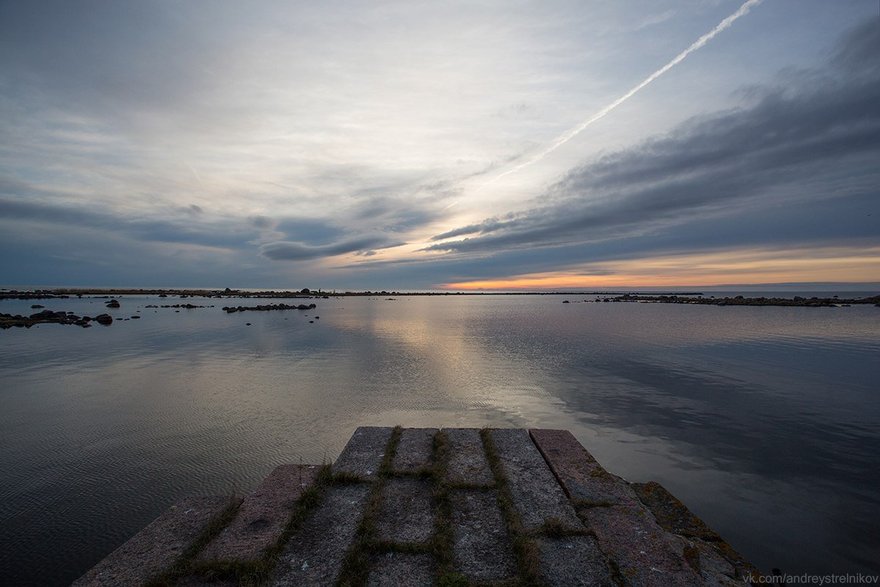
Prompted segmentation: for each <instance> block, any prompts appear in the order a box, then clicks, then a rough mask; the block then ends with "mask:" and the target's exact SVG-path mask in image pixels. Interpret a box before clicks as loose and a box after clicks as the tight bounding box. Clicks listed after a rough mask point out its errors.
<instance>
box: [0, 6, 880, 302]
mask: <svg viewBox="0 0 880 587" xmlns="http://www.w3.org/2000/svg"><path fill="white" fill-rule="evenodd" d="M878 12H880V8H878V3H877V1H876V0H835V1H833V2H832V1H829V0H764V1H763V2H762V1H759V0H749V1H748V2H745V3H744V2H743V1H741V0H627V1H624V2H605V1H599V0H572V1H541V2H525V1H517V0H503V1H497V2H495V1H491V0H484V1H479V2H472V1H469V2H461V3H457V2H418V1H406V2H403V1H401V2H378V1H370V2H368V1H364V2H343V1H332V0H331V1H327V2H287V1H284V2H280V1H279V2H269V1H255V2H247V3H243V2H237V1H213V2H208V1H187V2H184V1H181V0H174V1H172V0H167V1H166V0H156V1H146V2H137V3H135V2H117V1H115V0H114V1H110V0H107V1H99V0H89V1H83V0H63V1H58V2H49V1H43V0H33V1H28V2H14V1H4V0H0V285H5V286H23V285H31V286H106V287H233V288H239V287H250V288H297V289H299V288H301V287H310V288H313V289H317V288H323V289H339V290H346V289H349V290H368V289H369V290H382V289H384V290H428V289H432V290H433V289H454V290H485V289H489V290H492V289H498V290H522V289H526V290H532V289H535V290H539V289H568V290H570V289H587V290H593V289H602V288H652V287H654V288H660V287H687V286H690V287H713V286H716V287H717V286H722V285H725V284H766V285H767V286H768V287H769V286H770V285H772V284H828V283H846V284H850V285H851V286H852V287H855V288H862V289H864V288H865V287H868V288H875V287H880V164H878V163H880V59H878V58H877V56H878V55H880V15H878ZM725 19H727V20H725ZM713 31H714V32H713ZM695 43H696V45H695ZM689 48H690V50H689ZM682 54H684V57H682ZM676 58H678V59H677V60H676ZM645 82H648V83H645ZM633 90H635V91H633Z"/></svg>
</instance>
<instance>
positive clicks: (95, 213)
mask: <svg viewBox="0 0 880 587" xmlns="http://www.w3.org/2000/svg"><path fill="white" fill-rule="evenodd" d="M18 185H23V184H18ZM182 214H184V215H185V217H184V216H180V218H179V219H177V220H171V219H150V218H141V219H137V218H130V217H127V216H117V215H114V214H112V213H108V212H104V211H101V210H95V209H86V208H81V207H76V206H72V205H66V204H65V205H60V204H53V203H47V202H32V201H23V200H20V199H11V198H7V197H0V218H2V219H3V220H13V221H16V222H26V223H34V224H47V223H48V224H52V225H54V226H55V227H60V226H70V227H79V228H90V229H99V230H102V231H107V232H113V233H116V234H118V235H124V236H126V237H128V238H132V239H135V240H141V241H148V242H165V243H179V244H193V245H201V246H207V247H225V248H233V247H242V246H244V245H245V244H246V243H247V242H248V241H249V240H251V239H253V238H255V237H256V236H257V234H256V232H255V231H254V230H252V229H251V228H250V227H247V226H245V225H244V224H243V223H241V222H238V221H235V220H225V219H223V220H215V221H214V222H208V221H202V220H201V219H200V220H199V221H198V222H196V221H195V220H194V219H193V218H191V217H190V216H191V215H190V214H187V213H186V212H185V211H184V212H182ZM202 214H203V213H199V214H198V216H201V215H202ZM55 229H56V228H53V230H55Z"/></svg>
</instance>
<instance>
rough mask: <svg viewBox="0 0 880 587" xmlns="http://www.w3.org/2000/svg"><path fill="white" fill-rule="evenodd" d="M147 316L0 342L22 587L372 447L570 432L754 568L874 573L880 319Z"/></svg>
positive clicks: (685, 313) (669, 309)
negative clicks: (442, 437)
mask: <svg viewBox="0 0 880 587" xmlns="http://www.w3.org/2000/svg"><path fill="white" fill-rule="evenodd" d="M178 301H179V300H176V299H173V298H168V299H166V300H163V301H159V302H158V303H177V302H178ZM185 301H190V300H185ZM43 303H44V305H46V306H47V307H49V308H50V309H69V310H71V311H74V312H77V313H91V314H92V315H94V314H96V313H98V311H103V304H102V303H101V301H100V300H86V299H84V300H61V301H48V302H43ZM148 303H157V300H156V299H151V300H150V299H129V300H123V307H122V308H121V309H120V310H115V311H113V312H114V313H115V314H116V315H117V317H118V318H119V317H124V316H129V315H131V314H134V313H137V311H138V310H140V314H141V315H142V316H143V319H141V320H131V321H127V322H124V321H117V322H116V323H114V325H113V326H111V327H109V328H91V329H87V330H82V329H79V328H74V327H60V326H56V325H46V326H40V327H38V328H32V329H31V330H28V331H21V330H11V331H4V332H2V333H0V350H2V353H0V376H2V379H3V381H4V382H6V383H5V385H4V386H3V389H2V391H0V401H2V404H3V408H4V409H3V413H2V415H0V424H2V434H3V438H2V440H3V448H4V450H3V451H2V453H0V471H2V476H0V520H2V521H3V524H2V529H0V544H2V545H3V546H4V548H3V549H2V552H3V554H0V557H3V560H2V561H0V563H2V564H0V568H4V569H18V570H13V571H12V572H13V577H12V578H13V579H20V580H21V581H25V580H26V579H27V577H30V578H31V580H33V581H36V582H38V583H46V582H50V583H51V582H53V581H54V582H59V583H63V582H64V581H68V580H70V579H71V578H73V576H74V575H75V574H77V573H78V572H80V571H82V570H83V569H84V568H85V567H87V566H88V565H89V564H91V563H92V562H94V561H95V560H96V559H98V558H100V557H101V556H102V555H103V554H105V553H106V552H107V551H108V550H109V549H111V548H112V547H113V546H115V545H117V544H118V543H119V542H121V541H122V540H124V538H125V537H126V536H128V535H129V534H131V533H133V532H134V531H136V530H137V529H138V528H140V527H141V526H143V525H144V524H145V523H147V522H148V521H149V520H150V519H151V518H152V517H154V516H155V515H157V513H158V512H159V511H161V510H162V509H163V508H164V507H166V506H167V505H168V504H169V503H170V502H172V501H173V500H174V499H177V498H179V497H180V496H183V495H187V494H192V493H217V492H220V493H227V492H231V491H234V490H237V491H245V490H247V489H248V488H250V487H252V486H254V485H255V484H256V483H257V482H259V480H260V479H261V478H262V477H263V476H264V475H265V474H266V473H267V472H268V471H269V470H270V469H271V468H272V466H274V465H276V464H279V463H283V462H321V461H326V460H331V459H333V458H335V456H336V455H337V454H338V452H339V451H340V450H341V448H342V446H343V444H344V442H345V441H346V440H347V438H348V436H349V435H350V433H351V431H352V430H353V429H354V427H356V426H358V425H364V424H380V425H393V424H402V425H407V426H485V425H491V426H533V427H555V428H568V429H570V430H572V431H573V432H574V433H575V435H576V436H577V437H578V438H579V439H580V440H581V441H582V442H583V443H584V444H585V445H586V446H587V447H588V448H589V449H590V450H591V451H592V452H593V453H594V454H595V455H596V456H597V457H598V458H599V459H600V460H601V461H602V462H603V463H604V464H605V465H606V466H607V467H608V468H609V469H610V470H611V471H613V472H615V473H618V474H621V475H623V476H625V477H627V478H629V479H633V480H649V479H655V480H658V481H660V482H662V483H663V484H664V485H666V486H667V487H668V488H669V489H670V490H672V491H673V493H675V494H676V495H678V496H679V497H680V498H682V499H683V501H685V502H686V503H687V504H688V505H689V506H691V507H692V508H693V509H694V510H695V511H697V513H699V514H700V515H701V516H703V517H704V518H705V519H706V520H707V521H708V522H709V523H710V524H711V525H713V526H715V527H716V528H717V529H718V530H719V531H720V532H721V533H722V534H723V535H724V536H725V537H727V538H729V539H730V541H731V542H732V543H733V544H734V545H735V546H736V547H738V548H740V549H741V550H743V551H744V553H745V554H746V555H747V556H749V557H750V558H752V559H753V560H754V561H755V562H757V563H758V564H759V565H762V566H765V567H781V568H784V569H792V570H813V571H823V572H824V571H828V572H831V571H833V572H840V571H846V570H860V569H861V570H864V569H870V568H871V565H876V563H875V562H874V561H876V560H880V556H878V554H880V552H878V548H880V532H878V531H877V530H876V529H875V528H874V527H873V526H874V525H875V524H874V521H875V520H876V512H877V511H880V508H878V506H880V498H878V489H877V488H878V487H880V483H878V481H880V479H878V477H880V473H878V471H880V432H878V430H880V428H878V424H880V398H878V396H877V393H876V390H875V387H876V384H875V383H874V382H875V381H876V380H878V374H880V373H878V365H877V361H876V356H878V354H877V353H878V351H880V336H878V333H880V311H878V310H877V309H876V308H873V307H870V306H869V307H853V308H837V309H810V308H719V307H711V306H701V307H684V306H670V305H657V304H561V303H560V300H559V299H558V298H555V297H552V296H548V297H538V298H523V297H491V298H473V297H462V298H446V297H443V298H407V297H404V298H398V299H397V300H395V301H387V300H385V299H381V298H380V299H365V298H345V299H340V300H320V301H319V304H318V306H319V307H318V308H317V309H316V310H314V311H310V312H264V313H243V314H230V315H227V314H225V313H223V312H222V311H221V310H220V306H222V305H224V304H225V303H228V302H226V301H223V300H210V301H200V300H198V299H196V301H193V303H199V304H201V303H204V304H211V303H213V304H215V305H216V306H217V307H215V308H213V309H197V310H181V311H180V312H175V311H174V310H173V309H156V310H153V309H147V308H144V307H143V306H145V305H146V304H148ZM242 303H243V304H252V303H256V302H254V301H253V300H250V301H247V300H246V301H244V302H242ZM16 305H17V307H16ZM29 305H30V302H29V303H28V304H27V305H24V302H8V301H7V302H2V307H0V311H3V312H23V313H24V312H27V311H28V309H29ZM13 308H14V309H13ZM21 308H24V309H21ZM318 316H320V318H318ZM309 320H313V321H314V322H313V323H309ZM247 322H250V323H251V326H246V323H247ZM13 528H14V530H13ZM22 529H24V531H22ZM61 541H63V542H61ZM60 544H65V548H63V549H61V550H63V551H64V554H62V555H60V556H59V555H58V551H59V545H60ZM70 545H76V546H70ZM50 553H51V555H50ZM28 567H29V569H28ZM37 567H43V568H45V569H46V570H45V575H43V576H38V575H33V574H32V572H33V569H35V568H37ZM25 569H28V570H30V571H31V572H30V573H29V572H26V570H25ZM35 577H36V578H35ZM19 582H20V581H19Z"/></svg>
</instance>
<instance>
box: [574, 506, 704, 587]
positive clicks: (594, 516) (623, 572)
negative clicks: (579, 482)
mask: <svg viewBox="0 0 880 587" xmlns="http://www.w3.org/2000/svg"><path fill="white" fill-rule="evenodd" d="M580 513H581V515H582V516H583V517H584V520H585V521H586V523H587V526H588V527H589V528H590V530H592V531H593V532H594V533H595V536H596V542H597V543H598V545H599V549H600V550H601V551H602V552H603V553H604V554H605V556H607V557H608V558H609V559H610V560H611V561H613V562H614V563H615V564H616V565H617V568H618V570H619V577H620V578H621V579H622V580H623V581H624V583H625V584H626V585H632V586H633V587H647V586H657V587H661V586H662V587H685V586H687V587H690V586H696V585H702V580H701V578H700V577H699V576H698V575H697V573H696V572H695V571H694V570H693V569H692V568H691V567H690V566H689V565H688V563H687V562H686V561H685V559H684V557H683V556H682V554H681V553H680V552H678V545H676V544H675V543H674V542H673V540H674V537H673V536H672V535H670V534H666V533H665V532H664V531H663V529H662V528H660V526H658V525H657V522H656V521H655V520H654V516H653V515H652V514H651V513H650V512H649V511H648V510H647V509H646V508H644V507H641V508H639V507H632V506H609V507H593V508H585V509H582V510H580Z"/></svg>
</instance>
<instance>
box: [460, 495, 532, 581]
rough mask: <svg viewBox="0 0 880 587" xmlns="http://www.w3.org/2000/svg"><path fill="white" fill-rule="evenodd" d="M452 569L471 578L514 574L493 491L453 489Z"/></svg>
mask: <svg viewBox="0 0 880 587" xmlns="http://www.w3.org/2000/svg"><path fill="white" fill-rule="evenodd" d="M450 499H451V501H452V525H453V560H454V566H455V571H456V572H458V573H461V574H462V575H464V576H465V577H467V578H468V579H469V580H471V581H501V580H505V579H510V578H512V577H514V576H516V573H517V569H516V559H515V557H514V553H513V544H512V543H511V540H510V536H509V535H508V533H507V526H506V524H505V522H504V517H503V516H502V514H501V508H500V507H499V506H498V497H497V495H496V493H495V491H494V490H479V489H459V490H454V491H452V493H451V495H450Z"/></svg>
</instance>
